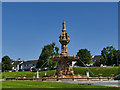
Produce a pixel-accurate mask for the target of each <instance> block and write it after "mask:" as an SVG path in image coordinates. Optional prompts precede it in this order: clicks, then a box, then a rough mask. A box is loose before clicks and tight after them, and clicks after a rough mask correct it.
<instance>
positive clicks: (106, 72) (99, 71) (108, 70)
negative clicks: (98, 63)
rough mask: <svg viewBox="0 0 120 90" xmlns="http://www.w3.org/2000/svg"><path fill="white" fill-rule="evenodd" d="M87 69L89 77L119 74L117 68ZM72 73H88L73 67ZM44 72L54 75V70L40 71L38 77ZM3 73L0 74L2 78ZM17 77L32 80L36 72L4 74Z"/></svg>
mask: <svg viewBox="0 0 120 90" xmlns="http://www.w3.org/2000/svg"><path fill="white" fill-rule="evenodd" d="M89 69H90V70H91V71H92V72H93V73H94V75H92V74H91V73H90V76H96V75H98V74H103V76H104V77H110V76H111V74H114V76H116V75H118V74H120V68H119V67H89ZM73 70H74V73H75V74H76V75H77V74H80V75H86V72H87V71H88V69H87V67H74V68H73ZM45 72H46V73H47V75H55V72H56V70H48V71H40V72H39V77H42V76H44V75H45ZM3 75H4V73H2V76H3ZM18 75H21V76H23V75H26V76H27V78H32V77H33V76H35V77H36V75H37V74H36V72H31V71H24V72H22V71H21V72H5V76H6V77H7V78H17V77H18Z"/></svg>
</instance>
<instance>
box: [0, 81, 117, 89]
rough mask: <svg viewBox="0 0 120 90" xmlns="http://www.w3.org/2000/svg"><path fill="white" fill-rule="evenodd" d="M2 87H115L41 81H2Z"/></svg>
mask: <svg viewBox="0 0 120 90" xmlns="http://www.w3.org/2000/svg"><path fill="white" fill-rule="evenodd" d="M2 88H116V87H107V86H93V85H80V84H69V83H55V82H41V81H2Z"/></svg>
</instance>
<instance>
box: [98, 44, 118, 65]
mask: <svg viewBox="0 0 120 90" xmlns="http://www.w3.org/2000/svg"><path fill="white" fill-rule="evenodd" d="M116 54H117V53H116V50H115V48H114V47H113V46H107V47H106V48H105V47H104V48H103V50H102V51H101V59H100V63H101V64H103V65H113V63H114V60H115V57H116Z"/></svg>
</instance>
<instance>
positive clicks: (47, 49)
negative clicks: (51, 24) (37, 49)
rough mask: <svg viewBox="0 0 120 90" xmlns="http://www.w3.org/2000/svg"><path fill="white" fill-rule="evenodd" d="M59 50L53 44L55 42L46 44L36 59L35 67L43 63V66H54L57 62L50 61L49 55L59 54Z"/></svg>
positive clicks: (39, 66)
mask: <svg viewBox="0 0 120 90" xmlns="http://www.w3.org/2000/svg"><path fill="white" fill-rule="evenodd" d="M58 51H59V48H58V47H57V46H55V43H52V44H48V45H45V46H44V47H43V48H42V52H41V54H40V56H39V60H38V63H37V66H36V67H37V68H41V67H42V66H43V64H44V66H43V67H45V66H46V67H50V68H52V67H54V66H56V65H57V62H56V61H52V60H51V59H50V56H53V55H54V56H57V55H59V53H58Z"/></svg>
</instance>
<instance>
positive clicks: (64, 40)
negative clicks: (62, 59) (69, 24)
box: [59, 20, 70, 56]
mask: <svg viewBox="0 0 120 90" xmlns="http://www.w3.org/2000/svg"><path fill="white" fill-rule="evenodd" d="M62 25H63V29H62V33H61V35H60V37H59V38H60V40H59V42H60V43H61V49H62V50H61V51H62V52H61V54H60V55H61V56H69V54H68V53H67V44H68V43H69V42H70V40H69V35H68V33H67V31H66V25H65V20H63V24H62Z"/></svg>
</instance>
